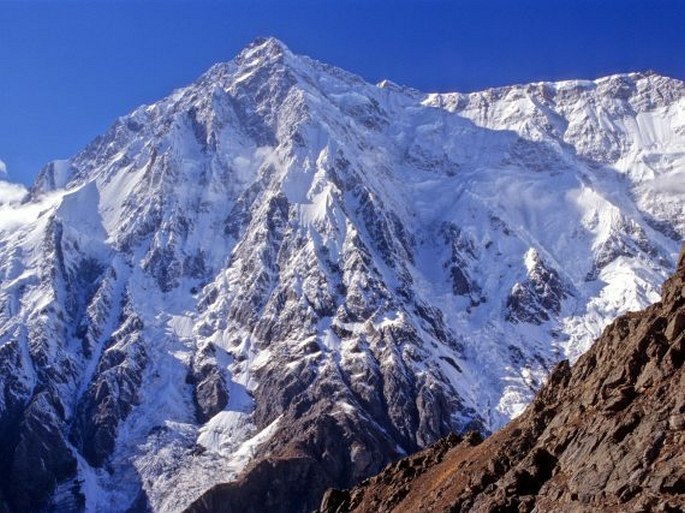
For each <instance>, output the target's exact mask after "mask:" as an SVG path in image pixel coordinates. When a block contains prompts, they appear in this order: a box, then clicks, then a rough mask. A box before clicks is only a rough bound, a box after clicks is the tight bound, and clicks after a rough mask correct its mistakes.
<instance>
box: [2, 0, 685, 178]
mask: <svg viewBox="0 0 685 513" xmlns="http://www.w3.org/2000/svg"><path fill="white" fill-rule="evenodd" d="M684 25H685V1H683V0H621V1H612V0H575V1H574V0H547V1H530V0H528V1H526V0H522V1H514V0H452V1H440V0H414V1H409V0H338V1H333V0H316V1H315V0H306V1H298V0H290V1H285V0H282V1H267V0H250V1H224V2H217V1H205V0H196V1H194V2H189V1H178V0H171V1H164V2H162V1H145V0H138V1H132V0H131V1H124V0H122V1H118V2H115V1H106V0H94V1H93V0H91V1H89V2H79V1H74V0H61V1H60V0H55V1H44V2H37V1H31V0H24V1H17V2H12V1H5V0H0V160H2V161H4V162H5V163H6V164H7V169H8V172H9V176H10V178H11V179H13V180H17V181H22V182H24V183H30V182H31V181H32V180H33V177H34V176H35V174H36V172H37V171H38V169H39V168H40V167H41V166H42V165H43V164H44V163H45V162H47V161H49V160H52V159H56V158H67V157H69V156H71V155H72V154H74V153H75V152H77V151H78V150H79V149H81V148H82V147H83V146H84V145H85V144H87V143H88V141H90V140H91V139H92V138H94V137H95V136H97V135H98V134H99V133H101V132H102V131H104V130H105V129H106V128H107V126H109V125H110V124H111V123H112V122H113V121H114V119H115V118H116V117H117V116H120V115H123V114H126V113H127V112H129V111H130V110H132V109H133V108H135V107H136V106H138V105H140V104H142V103H149V102H153V101H155V100H157V99H159V98H161V97H163V96H164V95H166V94H167V93H169V92H170V91H171V90H172V89H174V88H176V87H181V86H183V85H185V84H187V83H189V82H191V81H193V80H194V79H195V78H196V77H197V76H198V75H200V74H201V73H202V72H203V71H204V70H205V69H207V68H208V67H209V66H210V65H212V64H213V63H215V62H218V61H225V60H229V59H231V58H232V57H233V56H234V55H235V54H236V53H237V52H238V51H239V50H240V49H241V48H242V47H243V46H245V45H246V44H247V43H249V42H250V41H251V40H252V39H254V38H255V37H257V36H260V35H273V36H276V37H278V38H279V39H281V40H282V41H283V42H285V43H286V44H287V45H288V46H289V47H290V48H291V49H292V50H293V51H294V52H297V53H303V54H307V55H311V56H312V57H315V58H318V59H320V60H323V61H326V62H328V63H331V64H335V65H337V66H340V67H343V68H345V69H348V70H350V71H353V72H355V73H358V74H360V75H361V76H363V77H364V78H366V79H367V80H369V81H372V82H376V81H378V80H380V79H383V78H390V79H391V80H393V81H395V82H398V83H402V84H407V85H411V86H414V87H417V88H419V89H422V90H425V91H429V90H431V91H432V90H440V91H447V90H459V91H472V90H478V89H484V88H487V87H492V86H498V85H505V84H510V83H520V82H530V81H539V80H559V79H568V78H596V77H598V76H602V75H607V74H611V73H617V72H625V71H633V70H646V69H654V70H655V71H657V72H660V73H663V74H665V75H669V76H673V77H677V78H681V79H682V78H685V58H684V56H685V28H684Z"/></svg>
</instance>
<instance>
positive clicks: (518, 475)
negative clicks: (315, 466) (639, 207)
mask: <svg viewBox="0 0 685 513" xmlns="http://www.w3.org/2000/svg"><path fill="white" fill-rule="evenodd" d="M684 283H685V248H683V251H682V253H681V257H680V262H679V264H678V268H677V270H676V274H675V275H674V276H672V277H671V278H669V279H668V280H667V281H666V283H665V284H664V287H663V297H664V301H663V302H662V303H657V304H656V305H654V306H651V307H649V308H648V309H646V310H644V311H642V312H637V313H630V314H627V315H626V316H624V317H622V318H619V319H617V320H616V321H615V322H614V323H613V324H611V325H610V326H609V327H607V329H606V330H605V331H604V333H603V335H602V336H601V337H600V338H599V339H598V340H597V341H596V342H595V344H594V345H593V346H592V348H590V350H589V351H588V352H587V353H586V354H585V355H583V356H582V357H581V358H580V359H579V360H578V362H577V363H576V364H575V365H574V367H573V368H570V367H569V365H568V363H563V364H560V365H559V367H557V369H556V370H555V371H554V373H553V374H552V375H551V376H550V379H549V381H548V382H547V384H546V385H545V386H544V387H543V388H542V390H541V391H540V393H539V394H538V395H537V397H536V398H535V400H534V401H533V404H531V405H530V406H529V407H528V409H527V410H526V411H525V412H524V413H523V414H522V415H521V416H520V417H518V418H517V419H515V420H514V421H512V422H511V424H509V425H508V426H506V427H505V428H503V429H502V430H501V431H499V432H497V433H495V434H494V435H493V436H492V437H490V438H489V439H487V440H485V441H484V442H483V443H482V444H479V445H476V446H475V447H473V448H471V447H467V446H465V445H466V444H464V443H462V444H459V445H457V446H454V447H452V448H450V449H449V450H448V451H447V453H446V454H445V452H444V448H443V447H444V446H443V445H441V444H440V443H438V444H436V445H434V446H432V447H430V448H429V449H426V450H425V451H423V452H421V453H419V454H418V455H415V456H412V457H410V458H408V459H404V460H400V461H399V462H397V463H395V464H393V465H391V466H389V467H387V468H386V469H385V470H383V472H381V473H380V474H378V475H377V476H374V477H372V478H371V479H368V480H366V481H364V482H362V483H360V484H359V485H358V486H357V487H355V488H353V489H351V490H345V491H329V492H327V493H326V495H325V496H324V497H325V500H324V501H323V502H322V504H321V507H320V510H319V511H321V512H326V513H340V512H342V511H345V512H352V511H356V512H364V511H378V510H379V507H380V510H381V511H388V512H390V511H417V512H418V511H426V512H427V511H431V512H439V511H445V512H447V511H470V512H474V513H475V512H481V511H483V512H484V511H489V512H492V511H536V512H540V513H542V512H553V511H568V512H576V511H577V512H585V511H681V510H683V508H685V453H683V450H682V449H683V442H684V441H685V438H684V436H685V432H684V431H683V427H684V426H685V422H683V421H682V419H681V417H683V414H684V413H685V387H684V384H685V381H683V379H684V377H685V368H684V366H683V362H682V360H681V361H680V362H679V364H678V365H672V366H663V365H661V361H662V359H663V358H664V355H665V354H667V353H666V352H665V351H663V350H662V349H661V348H662V346H666V347H668V346H671V349H672V348H673V344H674V340H673V334H674V331H673V329H669V328H670V327H672V326H673V325H674V321H675V320H676V319H680V318H681V317H682V316H683V315H685V301H683V300H682V296H681V291H682V287H683V284H684ZM664 320H667V321H668V323H666V322H663V321H664ZM678 322H680V321H675V323H676V325H677V324H678ZM665 326H668V327H666V328H664V327H665ZM669 350H670V349H669ZM635 362H639V364H636V363H635ZM616 376H620V377H619V378H618V379H617V378H616ZM598 390H600V392H599V397H597V391H598ZM603 390H604V391H603ZM588 395H589V396H591V397H593V398H596V399H593V400H592V401H590V402H589V403H588V402H587V401H585V400H584V399H583V398H584V397H586V396H588ZM437 455H440V457H436V456H437ZM418 459H421V460H428V461H430V464H429V465H428V466H426V467H425V468H422V471H421V472H420V473H410V474H407V473H405V472H401V471H400V469H405V468H407V467H408V466H412V465H413V464H414V462H416V461H417V460H418ZM352 497H354V498H355V499H354V502H352V500H351V498H352Z"/></svg>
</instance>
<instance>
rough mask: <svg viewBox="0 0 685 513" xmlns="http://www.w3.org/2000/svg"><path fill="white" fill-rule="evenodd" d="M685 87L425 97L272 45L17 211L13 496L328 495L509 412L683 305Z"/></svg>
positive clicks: (9, 360) (156, 107) (602, 86)
mask: <svg viewBox="0 0 685 513" xmlns="http://www.w3.org/2000/svg"><path fill="white" fill-rule="evenodd" d="M684 98H685V86H684V85H683V83H682V82H679V81H676V80H671V79H667V78H664V77H659V76H655V75H639V74H634V75H621V76H615V77H609V78H606V79H601V80H598V81H596V82H567V83H559V84H534V85H529V86H516V87H511V88H505V89H501V90H493V91H486V92H482V93H474V94H471V95H460V94H446V95H423V94H421V93H418V92H416V91H413V90H409V89H403V88H401V87H398V86H395V85H394V84H392V83H389V82H387V81H386V82H383V83H382V84H379V85H378V86H373V85H370V84H366V83H365V82H363V81H362V80H361V79H359V78H358V77H356V76H354V75H351V74H349V73H346V72H344V71H342V70H339V69H337V68H333V67H329V66H326V65H324V64H321V63H318V62H316V61H313V60H311V59H309V58H306V57H301V56H296V55H293V54H292V53H291V52H290V51H289V50H288V49H287V48H285V47H284V46H283V45H282V44H281V43H280V42H278V41H276V40H274V39H267V40H259V41H256V42H255V43H253V44H252V45H250V46H249V47H248V48H246V49H245V50H244V51H243V52H242V53H241V54H240V55H239V56H238V57H236V58H235V59H234V60H233V61H231V62H229V63H225V64H218V65H216V66H214V67H213V68H212V69H210V70H209V71H208V72H207V73H206V74H205V75H203V76H202V77H200V79H199V80H198V81H197V82H195V83H194V84H192V85H190V86H188V87H186V88H183V89H180V90H177V91H175V92H174V93H172V94H171V95H170V96H169V97H167V98H165V99H164V100H162V101H160V102H158V103H156V104H153V105H149V106H143V107H141V108H139V109H137V110H136V111H134V112H133V113H132V114H130V115H128V116H125V117H122V118H120V119H119V120H118V121H117V122H116V123H115V124H114V125H113V126H112V127H111V128H110V130H109V131H108V132H107V133H105V134H104V135H102V136H101V137H99V138H98V139H96V140H95V141H94V142H93V143H91V144H90V145H89V146H88V147H87V148H86V149H85V150H84V151H83V152H81V153H80V154H78V155H76V156H75V157H73V158H72V159H70V160H68V161H56V162H53V163H51V164H49V165H48V166H46V167H45V168H44V170H43V171H42V173H41V175H40V176H39V177H38V179H37V181H36V184H35V185H34V187H33V188H32V190H31V192H30V196H29V198H28V199H26V200H24V201H23V202H22V201H19V202H16V201H14V202H12V203H11V204H7V205H2V206H0V209H2V210H1V211H0V212H1V213H2V218H1V219H0V390H1V391H2V393H0V437H2V440H3V441H4V442H5V443H3V448H2V449H0V450H1V451H2V455H1V456H2V457H1V458H0V461H1V462H2V468H1V469H0V475H2V476H7V477H3V478H2V479H1V481H2V483H1V484H2V494H3V495H4V499H3V497H2V496H0V504H1V503H2V501H3V500H5V501H7V502H8V504H10V506H11V507H12V508H14V509H17V510H30V509H40V508H41V507H44V506H45V505H46V504H47V505H49V506H48V507H50V508H52V509H55V510H57V509H60V508H62V509H61V510H63V511H71V510H82V509H85V510H87V511H125V510H127V509H129V508H136V509H139V510H145V509H146V508H150V509H152V510H155V511H180V510H183V509H184V508H185V507H187V506H189V505H190V504H191V503H193V501H196V500H197V499H198V498H200V497H203V498H202V499H201V500H200V502H198V503H196V506H195V507H197V508H202V507H205V506H206V505H207V504H216V501H222V500H224V498H226V497H229V498H230V497H232V495H231V494H234V495H235V496H236V497H238V496H239V495H240V493H243V492H241V490H247V489H249V490H251V493H262V492H264V491H265V490H266V488H265V487H266V486H267V485H269V490H270V492H271V493H270V495H268V496H266V499H264V497H262V496H261V495H260V500H261V499H263V500H265V501H267V502H268V501H273V507H274V508H275V509H280V510H284V511H285V510H298V509H300V510H306V509H307V508H308V507H309V508H311V507H314V506H316V505H317V504H318V501H319V494H320V493H321V492H323V490H324V489H325V488H326V487H328V486H331V485H335V486H338V487H340V486H347V485H349V484H351V483H352V482H354V481H356V480H359V479H360V478H362V477H365V476H367V475H370V474H372V473H374V472H377V471H378V470H379V469H380V468H381V467H382V466H383V465H384V464H385V463H386V462H387V461H389V460H390V459H391V458H395V457H397V456H400V455H403V454H406V453H409V452H412V451H415V450H417V449H418V448H420V447H423V446H425V445H426V444H428V443H430V442H432V441H434V440H436V439H437V438H439V437H441V436H444V435H446V434H447V433H448V432H450V431H453V430H458V431H462V430H465V429H470V428H477V429H481V430H484V431H488V430H493V429H495V428H497V427H498V426H500V425H501V424H502V423H503V422H505V421H506V420H507V419H509V418H510V417H511V416H513V415H515V414H517V413H518V412H520V411H521V410H522V408H523V407H524V405H525V404H526V403H527V401H528V400H529V399H530V398H531V397H532V394H533V392H534V391H535V390H536V389H537V387H539V385H540V384H541V382H542V380H544V378H545V376H546V375H547V373H548V371H549V370H550V369H551V368H552V366H553V365H554V363H555V362H556V361H558V360H559V359H561V358H564V357H567V356H570V357H572V358H575V357H577V356H578V355H579V354H580V353H581V352H582V351H584V350H585V349H586V348H587V347H588V346H589V344H590V342H591V340H592V339H593V338H594V337H595V336H596V335H598V333H599V331H600V330H601V329H602V327H603V326H604V325H605V324H606V323H607V322H608V321H609V320H610V319H611V318H613V317H614V316H615V315H617V314H619V313H621V312H624V311H626V310H628V309H638V308H641V307H643V306H644V305H646V304H648V303H650V302H653V301H655V300H657V299H658V297H659V296H658V287H659V285H660V284H661V282H662V281H663V279H664V278H665V277H666V276H667V274H668V273H669V272H670V271H671V270H672V268H673V261H674V257H675V255H676V254H677V251H678V246H679V242H680V240H681V239H682V237H683V236H685V213H684V212H683V208H682V206H683V200H684V199H685V191H683V187H682V183H684V182H683V180H682V178H683V175H682V174H683V172H684V171H683V170H684V169H685V167H684V166H683V164H684V163H685V157H683V155H685V142H684V140H685V99H684ZM0 203H1V201H0ZM284 465H285V466H284ZM36 469H40V470H39V471H36ZM283 469H287V472H285V471H283ZM279 472H282V473H281V474H278V473H279ZM274 475H278V479H279V480H278V481H277V482H278V483H280V484H279V485H274V484H273V483H274V482H276V481H274V479H272V478H273V477H274ZM255 476H256V477H255ZM238 478H240V481H239V483H244V486H243V485H242V484H240V485H235V486H232V487H228V488H226V487H223V488H222V487H219V488H216V489H213V491H211V492H210V493H209V494H206V492H207V491H208V490H209V489H210V488H211V487H213V486H214V485H217V484H221V483H229V482H233V481H235V480H236V479H238ZM260 483H261V484H260ZM241 486H243V487H242V488H241ZM260 486H261V488H260ZM298 486H300V487H302V489H299V488H297V487H298ZM260 490H261V492H260ZM245 493H247V492H245ZM235 500H236V501H237V500H238V499H237V498H236V499H235ZM213 501H214V502H213ZM236 504H237V502H236ZM260 504H261V506H264V502H260ZM276 504H277V505H278V506H277V507H276V506H275V505H276ZM203 505H204V506H203ZM261 506H260V507H261Z"/></svg>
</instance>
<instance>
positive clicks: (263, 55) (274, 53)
mask: <svg viewBox="0 0 685 513" xmlns="http://www.w3.org/2000/svg"><path fill="white" fill-rule="evenodd" d="M292 56H293V53H292V52H291V51H290V50H289V49H288V47H287V46H286V45H285V44H284V43H283V42H282V41H280V40H278V39H276V38H275V37H258V38H257V39H255V40H254V41H252V42H251V43H250V44H248V45H247V46H246V47H245V48H244V49H243V50H242V51H241V52H240V53H239V54H238V56H237V57H236V58H235V61H236V62H238V63H243V62H245V63H248V62H254V61H261V62H263V63H266V62H277V61H282V60H283V58H284V57H292Z"/></svg>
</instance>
